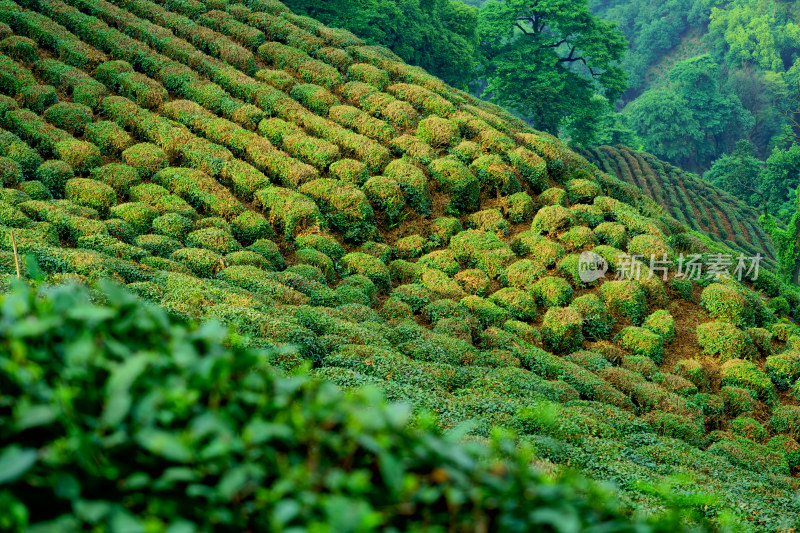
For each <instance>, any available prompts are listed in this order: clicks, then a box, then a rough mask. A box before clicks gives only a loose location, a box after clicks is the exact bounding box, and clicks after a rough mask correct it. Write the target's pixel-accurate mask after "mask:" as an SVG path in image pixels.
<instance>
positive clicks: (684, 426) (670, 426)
mask: <svg viewBox="0 0 800 533" xmlns="http://www.w3.org/2000/svg"><path fill="white" fill-rule="evenodd" d="M644 419H645V420H646V421H647V423H648V424H650V426H651V427H652V428H653V430H655V432H656V433H658V434H659V435H662V436H664V437H671V438H674V439H681V440H683V441H686V442H688V443H689V444H693V445H695V446H697V445H698V444H700V442H701V441H702V437H703V430H704V428H703V426H702V424H699V423H698V422H697V421H696V420H692V419H691V418H687V417H685V416H683V415H677V414H674V413H664V412H662V411H651V412H650V413H648V414H647V415H646V416H645V417H644Z"/></svg>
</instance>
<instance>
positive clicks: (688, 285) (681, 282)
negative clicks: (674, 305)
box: [669, 278, 694, 302]
mask: <svg viewBox="0 0 800 533" xmlns="http://www.w3.org/2000/svg"><path fill="white" fill-rule="evenodd" d="M669 286H670V287H671V288H672V289H673V290H675V291H677V292H678V294H679V295H680V297H681V298H683V299H684V300H685V301H687V302H691V301H692V294H693V292H694V286H693V285H692V282H691V280H688V279H683V278H674V279H673V280H672V281H671V282H670V284H669Z"/></svg>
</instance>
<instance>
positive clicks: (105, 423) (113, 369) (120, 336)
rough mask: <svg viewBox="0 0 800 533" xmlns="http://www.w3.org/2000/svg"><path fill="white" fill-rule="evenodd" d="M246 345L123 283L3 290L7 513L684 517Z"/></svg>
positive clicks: (98, 520)
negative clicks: (443, 427) (285, 373)
mask: <svg viewBox="0 0 800 533" xmlns="http://www.w3.org/2000/svg"><path fill="white" fill-rule="evenodd" d="M240 345H241V343H240V341H239V340H238V339H237V338H236V337H231V336H230V335H229V334H228V332H227V331H226V330H225V329H224V328H222V327H221V326H219V325H218V324H214V323H208V324H205V325H202V326H199V327H198V326H193V325H187V324H185V323H182V322H180V321H179V320H177V319H175V318H173V317H171V316H170V315H168V314H167V313H166V312H165V311H164V310H162V309H160V308H158V307H155V306H153V305H150V304H145V303H143V302H141V301H139V300H137V299H136V298H135V297H133V296H132V295H130V294H128V293H126V292H124V291H123V290H121V289H119V288H117V287H115V286H113V285H111V284H104V283H103V284H101V285H100V287H99V290H98V291H95V292H94V293H92V294H90V293H89V291H88V290H86V289H84V288H80V287H78V286H74V285H69V286H60V287H42V288H41V289H40V290H39V291H38V294H37V291H36V290H35V289H31V288H29V287H28V286H26V285H24V284H22V283H18V284H16V285H15V286H14V287H12V290H11V291H10V293H6V294H5V295H3V296H0V367H2V369H3V372H2V373H0V390H2V396H0V398H3V404H2V408H0V510H2V512H1V513H0V527H2V529H3V531H11V532H21V531H25V530H28V526H34V525H35V526H37V528H36V531H43V532H45V531H52V532H59V533H70V532H77V531H128V532H140V531H153V532H156V531H158V532H166V531H169V532H170V533H175V532H189V531H192V532H201V531H203V532H210V531H218V532H225V531H245V530H247V531H275V532H280V531H336V532H343V533H344V532H355V531H359V532H369V531H423V530H424V531H473V530H475V529H476V528H477V529H481V530H486V531H577V530H581V531H583V530H588V529H589V528H595V529H596V528H601V529H602V531H607V532H634V531H636V532H640V533H647V532H651V531H680V530H683V529H684V525H683V523H682V520H683V518H682V514H681V513H677V514H673V515H669V516H666V517H665V518H663V519H662V520H661V522H659V523H657V524H656V523H654V524H652V525H647V524H644V523H641V522H639V523H635V522H634V521H632V519H631V518H628V517H626V516H625V515H624V514H623V513H622V511H621V510H620V509H619V507H618V505H617V504H616V503H615V500H614V499H613V496H612V495H611V493H610V492H609V491H608V490H607V489H601V488H599V487H598V486H597V485H594V484H592V483H590V482H587V481H585V480H581V479H578V478H575V477H573V476H567V477H565V478H562V479H561V480H560V481H552V480H549V479H548V478H546V477H545V475H544V474H542V473H540V472H538V471H536V470H533V469H532V468H531V459H532V457H531V454H530V450H528V449H527V448H525V447H524V446H523V447H522V448H518V447H517V445H516V443H515V442H514V439H513V436H512V435H510V434H504V433H500V432H498V433H496V436H495V437H494V438H493V439H490V441H489V443H488V444H489V445H488V446H487V445H482V444H477V443H471V444H470V443H463V444H462V443H459V442H458V438H459V437H458V435H457V434H454V435H450V436H447V437H442V436H440V435H438V434H437V433H436V431H435V430H433V429H431V428H432V425H431V422H430V421H428V419H427V418H426V417H424V416H423V417H421V418H418V419H417V424H416V426H413V425H410V424H409V422H410V416H409V415H410V413H409V409H408V408H407V407H405V406H403V405H398V404H392V405H390V404H387V403H385V402H384V401H383V400H382V399H381V398H380V396H379V394H378V393H377V392H376V391H375V390H371V389H368V390H362V391H356V392H353V393H351V394H347V395H345V394H344V393H343V392H342V391H340V390H339V389H338V388H336V387H335V386H334V385H332V384H330V383H327V384H325V383H322V382H320V381H316V380H311V379H309V378H307V377H280V376H278V375H275V374H273V372H272V370H270V367H269V366H267V364H266V361H267V354H265V353H259V352H255V351H251V350H249V349H245V348H242V347H240ZM274 356H275V357H280V354H279V353H276V354H274ZM9 402H10V403H9Z"/></svg>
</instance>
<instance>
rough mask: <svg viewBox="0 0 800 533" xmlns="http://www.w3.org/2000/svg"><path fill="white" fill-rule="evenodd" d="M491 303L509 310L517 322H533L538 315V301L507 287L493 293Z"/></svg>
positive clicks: (525, 293) (490, 298)
mask: <svg viewBox="0 0 800 533" xmlns="http://www.w3.org/2000/svg"><path fill="white" fill-rule="evenodd" d="M489 301H490V302H492V303H494V304H496V305H499V306H500V307H502V308H504V309H505V310H507V311H508V312H509V313H511V316H512V317H514V318H515V319H517V320H533V319H534V318H535V317H536V315H537V313H536V300H535V299H534V298H533V296H531V295H530V294H529V293H527V292H525V291H522V290H520V289H515V288H513V287H505V288H503V289H500V290H498V291H495V292H494V293H492V295H491V296H489Z"/></svg>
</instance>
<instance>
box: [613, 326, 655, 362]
mask: <svg viewBox="0 0 800 533" xmlns="http://www.w3.org/2000/svg"><path fill="white" fill-rule="evenodd" d="M616 339H617V340H618V342H619V344H620V346H622V348H623V349H625V350H627V351H629V352H631V353H632V354H634V355H644V356H645V357H649V358H650V359H652V360H653V361H654V362H655V363H656V364H661V363H663V362H664V339H663V337H661V335H658V334H657V333H653V332H652V331H650V330H648V329H645V328H638V327H634V326H631V327H627V328H625V329H623V330H622V331H620V332H619V333H618V334H617V337H616Z"/></svg>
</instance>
